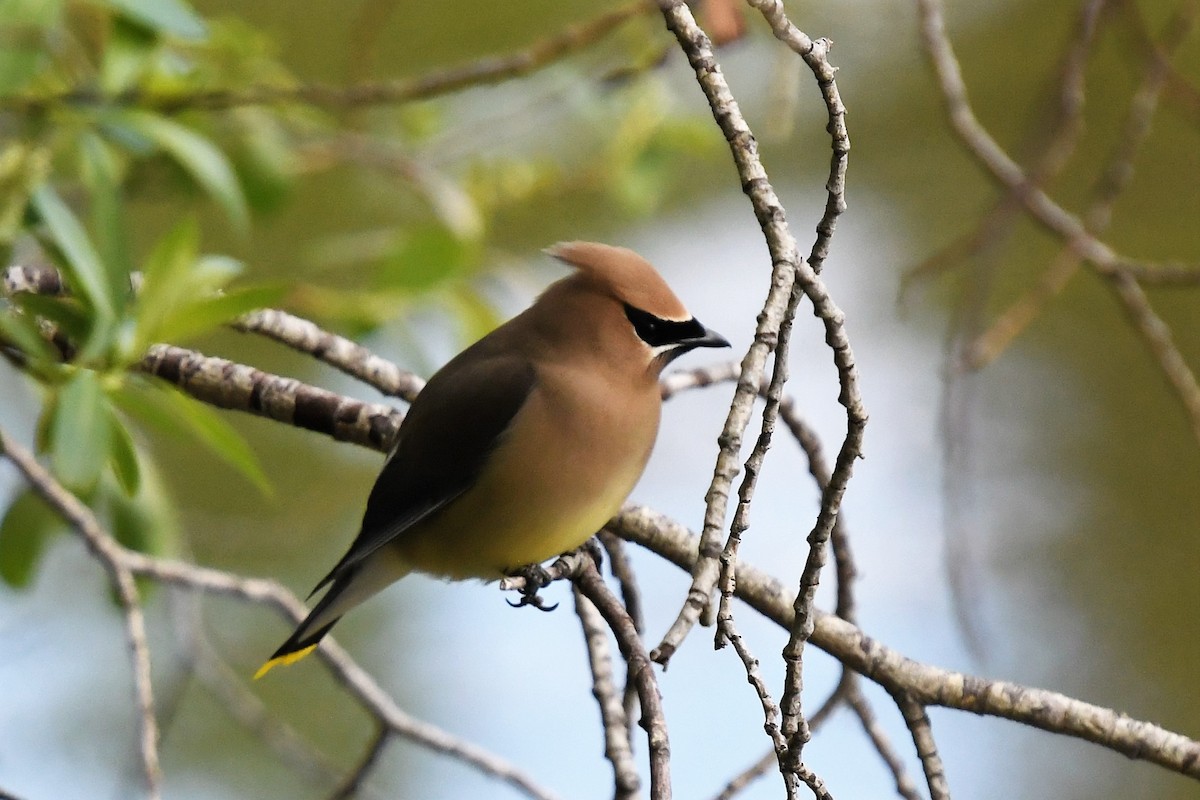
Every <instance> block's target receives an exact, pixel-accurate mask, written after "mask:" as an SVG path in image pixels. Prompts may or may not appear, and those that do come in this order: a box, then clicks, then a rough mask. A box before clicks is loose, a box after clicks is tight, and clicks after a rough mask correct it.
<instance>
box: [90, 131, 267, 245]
mask: <svg viewBox="0 0 1200 800" xmlns="http://www.w3.org/2000/svg"><path fill="white" fill-rule="evenodd" d="M109 120H110V121H111V122H115V123H116V124H118V125H124V126H126V127H127V128H129V129H131V130H133V131H134V132H136V133H138V134H140V135H141V136H144V137H146V138H147V139H149V140H151V141H152V142H154V143H155V144H156V145H158V146H159V147H160V148H162V149H163V150H164V151H165V152H166V153H167V154H169V155H170V156H171V157H172V158H174V159H175V161H177V162H178V163H179V165H180V166H181V167H183V169H184V170H186V171H187V173H188V174H189V175H191V176H192V179H193V180H195V181H196V183H198V184H199V185H200V186H201V187H202V188H203V189H204V190H205V191H206V192H208V193H209V195H211V196H212V198H213V199H214V200H216V201H217V202H218V203H220V205H221V206H222V207H223V208H224V209H225V213H226V214H228V215H229V218H230V220H231V221H232V222H233V224H234V225H235V226H236V227H237V228H238V230H239V231H242V232H244V231H245V230H246V229H247V227H248V226H249V220H250V216H249V211H248V210H247V209H246V198H245V196H244V195H243V194H242V187H241V184H239V183H238V179H237V174H236V173H235V172H234V171H233V167H232V166H231V165H230V163H229V159H227V158H226V157H225V154H224V153H223V152H221V150H220V149H219V148H218V147H217V146H216V145H214V144H213V143H212V142H210V141H209V140H208V139H206V138H205V137H203V136H201V135H200V134H198V133H196V132H195V131H194V130H192V129H191V128H188V127H186V126H185V125H182V124H180V123H178V122H176V121H175V120H173V119H169V118H167V117H164V116H162V115H160V114H154V113H151V112H149V111H121V112H117V113H114V114H112V115H110V117H109Z"/></svg>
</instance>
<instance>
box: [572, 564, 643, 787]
mask: <svg viewBox="0 0 1200 800" xmlns="http://www.w3.org/2000/svg"><path fill="white" fill-rule="evenodd" d="M572 594H573V595H574V597H575V614H576V615H577V616H578V617H579V622H580V625H581V626H582V627H583V639H584V643H585V644H586V645H587V653H588V667H589V668H590V670H591V673H592V696H593V697H595V698H596V703H597V704H598V705H599V706H600V721H601V724H602V726H603V728H604V757H605V758H607V759H608V760H609V762H610V763H611V764H612V768H613V787H614V791H613V797H614V798H615V800H632V799H633V798H636V797H639V796H640V793H641V784H642V781H641V777H640V776H639V775H638V770H637V764H636V763H634V760H633V747H632V746H631V744H630V736H629V727H628V724H627V718H626V715H625V706H624V705H623V703H622V698H621V695H620V693H619V692H618V691H617V684H616V681H615V680H614V677H613V664H612V654H611V653H610V651H609V647H608V627H607V626H606V625H605V624H604V618H603V617H601V616H600V612H599V611H597V610H596V606H595V605H593V603H592V601H591V600H589V599H587V597H585V596H584V594H583V591H582V590H581V589H580V588H579V587H578V586H575V587H574V591H573V593H572Z"/></svg>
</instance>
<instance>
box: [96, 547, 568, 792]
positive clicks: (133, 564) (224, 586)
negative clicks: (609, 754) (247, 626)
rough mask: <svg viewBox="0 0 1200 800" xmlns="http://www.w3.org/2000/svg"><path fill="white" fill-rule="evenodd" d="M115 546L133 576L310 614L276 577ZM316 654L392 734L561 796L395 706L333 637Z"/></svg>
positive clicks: (520, 786) (289, 613) (294, 616)
mask: <svg viewBox="0 0 1200 800" xmlns="http://www.w3.org/2000/svg"><path fill="white" fill-rule="evenodd" d="M115 547H117V548H118V549H117V551H116V552H117V557H118V559H119V561H120V563H121V564H123V565H124V566H125V568H126V569H128V570H129V572H131V573H132V574H134V575H137V576H142V577H146V578H150V579H152V580H155V581H158V582H160V583H165V584H167V585H169V586H179V587H182V588H186V589H190V590H193V591H200V592H204V593H206V594H216V595H222V596H227V597H235V598H238V599H241V600H244V601H247V602H250V603H255V604H258V605H264V606H267V607H269V608H272V609H274V610H275V611H277V612H278V613H279V614H280V615H281V616H283V617H284V618H285V619H286V620H287V621H288V622H289V623H292V624H299V623H300V622H301V621H302V620H303V619H304V618H305V617H306V616H307V615H308V608H307V606H305V604H304V603H303V601H301V600H300V598H298V597H296V595H294V594H292V593H291V592H290V591H288V590H287V589H286V588H284V587H283V586H281V585H280V584H278V583H276V582H275V581H272V580H265V579H262V578H247V577H244V576H241V575H234V574H231V573H228V572H223V571H221V570H217V569H211V568H208V567H201V566H197V565H195V564H189V563H187V562H184V561H178V560H174V559H168V558H157V557H154V556H150V555H146V554H145V553H139V552H136V551H133V550H128V549H125V548H123V547H120V545H115ZM317 655H318V657H319V658H320V659H321V660H322V661H323V662H324V663H325V664H326V665H327V666H328V667H329V669H330V671H331V672H332V674H333V677H334V678H335V679H336V680H337V681H338V683H339V684H340V685H341V686H342V687H343V688H344V689H345V690H346V692H347V693H348V694H350V696H352V697H354V698H355V699H356V700H357V701H358V702H359V704H360V705H362V707H363V708H364V709H365V710H366V711H367V712H368V713H369V714H370V715H371V716H372V717H373V718H374V719H376V720H377V721H378V722H379V723H380V724H382V725H384V726H386V727H387V728H388V730H390V731H391V732H392V733H393V734H395V735H397V736H400V737H401V738H404V739H408V740H409V741H412V742H413V743H415V744H417V745H419V746H421V747H424V748H426V749H428V750H431V751H433V752H436V753H441V754H442V755H446V756H449V757H451V758H454V759H456V760H459V761H461V762H463V763H464V764H466V765H468V766H470V767H472V768H473V769H476V770H478V771H479V772H481V773H483V774H485V775H488V776H490V777H493V778H496V779H497V780H500V781H503V782H505V783H507V784H508V785H510V786H511V787H513V788H514V789H516V790H517V791H519V792H521V793H522V794H524V795H526V796H528V797H532V798H538V799H539V800H554V799H555V798H556V797H557V796H556V795H555V794H553V793H552V792H550V791H549V790H548V789H545V788H543V787H542V786H539V785H538V784H537V783H536V782H535V781H534V780H533V778H531V777H530V776H528V775H527V774H525V773H524V772H523V771H521V770H520V769H518V768H517V767H515V766H514V765H512V764H510V763H509V762H507V761H506V760H504V759H503V758H501V757H499V756H497V755H494V754H493V753H490V752H488V751H487V750H484V749H483V748H481V747H479V746H477V745H475V744H472V743H471V742H468V741H465V740H462V739H459V738H458V737H456V736H453V735H451V734H450V733H447V732H446V731H444V730H442V729H441V728H438V727H437V726H435V725H432V724H430V723H428V722H424V721H422V720H419V719H416V718H414V717H412V716H410V715H409V714H408V713H407V712H405V711H404V710H403V709H401V708H400V707H399V706H398V705H396V702H395V700H393V699H392V698H391V697H390V696H389V695H388V694H387V693H386V692H385V691H384V690H383V689H382V688H381V687H380V686H379V684H378V683H376V681H375V679H374V678H373V677H371V675H370V674H369V673H367V671H366V670H364V669H363V668H362V667H360V666H359V665H358V664H357V663H356V662H355V661H354V660H353V659H352V658H351V657H350V656H349V655H348V654H347V653H346V651H345V650H343V649H342V648H341V647H340V646H339V645H338V644H337V642H336V641H334V640H333V638H332V637H326V638H325V639H323V640H322V641H321V646H320V648H318V650H317Z"/></svg>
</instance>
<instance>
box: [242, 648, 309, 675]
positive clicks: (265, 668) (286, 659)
mask: <svg viewBox="0 0 1200 800" xmlns="http://www.w3.org/2000/svg"><path fill="white" fill-rule="evenodd" d="M316 649H317V646H316V645H315V644H310V645H309V646H308V647H305V648H302V649H300V650H296V651H295V652H293V653H284V654H283V655H281V656H276V657H275V658H272V659H271V660H270V661H268V662H267V663H265V664H263V665H262V666H261V667H259V668H258V672H256V673H254V680H258V679H259V678H261V677H262V676H263V675H266V674H267V673H268V672H270V671H271V670H273V669H274V668H275V667H278V666H280V665H283V666H286V665H288V664H295V663H296V662H297V661H299V660H300V659H302V658H304V657H305V656H306V655H308V654H309V653H311V652H312V651H313V650H316Z"/></svg>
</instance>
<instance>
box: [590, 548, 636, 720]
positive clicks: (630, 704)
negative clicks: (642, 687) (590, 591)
mask: <svg viewBox="0 0 1200 800" xmlns="http://www.w3.org/2000/svg"><path fill="white" fill-rule="evenodd" d="M596 538H598V539H599V540H600V544H601V546H602V547H603V548H604V553H605V555H607V556H608V568H609V571H611V572H612V576H613V577H614V578H616V580H617V585H619V586H620V587H621V602H622V603H624V604H625V610H626V611H628V612H629V618H630V619H632V620H633V629H634V630H636V631H637V632H638V635H639V636H641V635H644V634H645V631H646V624H645V620H644V619H643V613H642V590H641V589H640V588H639V587H638V582H637V576H636V575H635V574H634V572H633V562H631V561H630V560H629V554H628V552H626V547H625V540H624V539H622V538H621V537H620V536H617V535H616V534H615V533H612V532H610V531H607V530H602V531H600V533H599V534H597V536H596ZM622 707H623V708H624V709H625V725H626V727H627V728H628V729H629V733H628V738H629V739H630V740H632V739H633V725H634V721H633V720H634V717H635V716H636V715H637V687H636V686H634V685H633V681H632V680H631V679H630V678H629V676H626V678H625V689H624V691H623V692H622Z"/></svg>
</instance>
